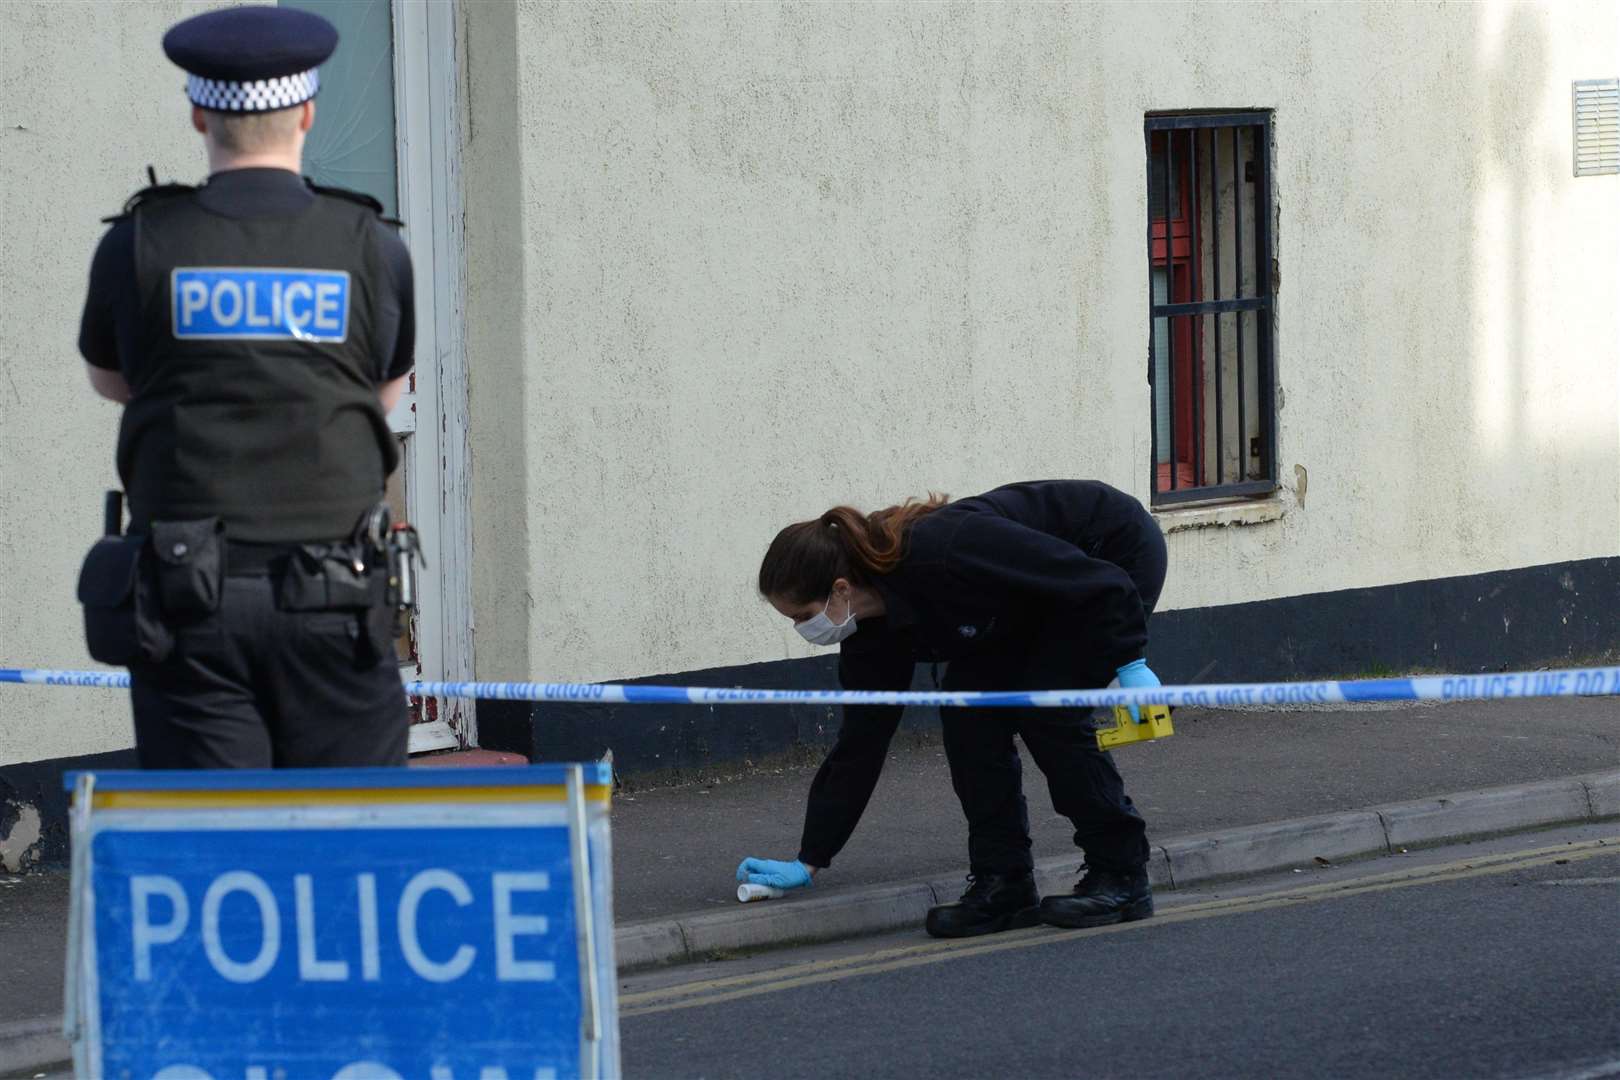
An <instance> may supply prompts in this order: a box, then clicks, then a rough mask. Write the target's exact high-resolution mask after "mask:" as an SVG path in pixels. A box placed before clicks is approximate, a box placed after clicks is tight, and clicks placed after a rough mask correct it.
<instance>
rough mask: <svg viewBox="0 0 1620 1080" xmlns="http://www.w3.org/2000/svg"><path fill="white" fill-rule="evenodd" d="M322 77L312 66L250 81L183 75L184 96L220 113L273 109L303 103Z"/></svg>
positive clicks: (318, 87) (270, 110)
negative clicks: (295, 72)
mask: <svg viewBox="0 0 1620 1080" xmlns="http://www.w3.org/2000/svg"><path fill="white" fill-rule="evenodd" d="M320 86H321V80H320V75H319V73H318V72H317V71H316V70H315V69H314V68H311V69H310V70H308V71H300V72H299V73H298V74H296V75H283V76H281V77H280V78H279V79H256V80H254V81H253V82H224V81H221V80H219V79H205V78H203V77H202V76H201V75H187V76H186V96H187V97H189V98H191V103H192V104H193V105H201V106H202V107H203V108H205V109H216V110H218V111H219V112H241V113H253V112H274V111H275V110H277V109H290V108H292V107H293V106H294V105H302V104H303V103H304V102H306V101H308V100H309V99H310V98H312V97H314V96H315V91H316V90H319V89H320Z"/></svg>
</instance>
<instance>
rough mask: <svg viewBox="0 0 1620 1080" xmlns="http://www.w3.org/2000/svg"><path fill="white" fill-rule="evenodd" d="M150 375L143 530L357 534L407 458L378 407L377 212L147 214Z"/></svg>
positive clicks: (135, 502) (130, 437) (192, 209)
mask: <svg viewBox="0 0 1620 1080" xmlns="http://www.w3.org/2000/svg"><path fill="white" fill-rule="evenodd" d="M133 214H134V219H135V221H134V224H135V272H136V282H137V286H138V288H139V289H140V299H141V349H142V352H143V356H142V362H141V363H140V364H139V365H138V366H137V370H136V372H135V374H134V379H135V383H134V385H132V386H131V390H132V391H133V394H134V396H133V398H132V400H131V401H130V403H129V404H128V405H127V406H126V407H125V409H124V419H123V424H122V427H121V428H120V430H119V437H118V470H119V475H120V476H122V477H123V480H124V487H125V490H126V491H127V492H128V495H129V501H130V513H131V520H132V525H133V526H134V527H135V528H141V527H143V526H144V525H145V523H146V522H149V521H153V520H156V521H183V520H191V519H195V518H203V517H213V516H216V515H217V516H219V517H220V518H222V519H223V520H224V522H225V527H226V535H227V536H229V537H231V538H233V539H237V540H248V541H259V542H278V543H279V542H303V541H313V540H326V539H335V538H337V537H342V536H347V535H348V534H349V533H350V531H351V530H352V529H353V528H354V526H355V522H356V520H357V519H358V518H359V517H360V515H361V513H362V512H363V511H364V510H366V509H367V508H368V507H370V506H372V505H374V504H375V503H376V502H378V501H379V500H380V499H381V498H382V494H383V484H384V482H385V481H386V479H387V476H388V474H389V473H391V472H392V471H393V470H394V467H395V466H396V465H397V464H398V463H399V449H398V445H397V443H396V442H395V437H394V435H393V434H392V433H391V432H390V431H389V429H388V423H387V419H386V418H385V417H384V415H383V412H382V406H381V404H380V403H379V401H378V398H377V388H378V385H379V383H380V381H381V379H382V377H383V372H384V370H385V365H386V363H387V361H386V359H385V358H384V357H382V356H380V355H379V354H378V351H377V347H376V342H375V328H376V327H377V325H378V324H379V322H380V318H379V314H378V313H379V310H380V301H381V297H382V296H383V290H384V289H385V288H387V287H388V283H389V278H388V271H387V268H386V266H385V265H384V263H383V261H382V256H381V253H380V252H379V250H378V245H377V213H376V211H375V210H373V209H371V208H370V207H367V206H364V205H361V204H360V203H357V202H354V201H351V200H348V199H345V198H340V197H336V196H332V195H323V194H316V196H315V199H314V201H313V203H312V204H311V205H310V206H309V207H308V208H307V209H306V210H304V211H302V212H301V213H299V214H296V215H293V216H280V217H270V218H258V219H252V218H248V219H232V218H227V217H223V216H221V215H218V214H215V213H212V212H210V211H208V210H207V209H205V208H203V207H202V206H201V205H199V204H198V202H197V198H196V196H195V195H193V194H189V193H187V194H178V195H170V196H168V197H165V198H162V199H160V200H155V201H151V202H147V203H145V204H143V205H139V206H137V207H136V208H135V209H134V211H133Z"/></svg>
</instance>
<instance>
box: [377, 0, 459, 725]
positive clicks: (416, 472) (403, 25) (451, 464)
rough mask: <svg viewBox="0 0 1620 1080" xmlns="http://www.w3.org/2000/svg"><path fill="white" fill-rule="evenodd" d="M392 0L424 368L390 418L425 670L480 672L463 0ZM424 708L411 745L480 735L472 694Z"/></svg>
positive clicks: (405, 212) (434, 675)
mask: <svg viewBox="0 0 1620 1080" xmlns="http://www.w3.org/2000/svg"><path fill="white" fill-rule="evenodd" d="M391 3H392V6H393V21H394V108H395V116H396V118H397V119H396V122H395V132H396V136H397V139H398V161H399V216H400V218H401V219H402V220H404V222H405V231H404V237H405V240H406V243H407V244H408V245H409V247H410V249H411V261H412V263H413V264H414V266H415V270H416V356H417V361H418V363H417V373H418V375H417V378H416V379H414V380H413V383H412V386H411V390H410V392H409V393H407V394H406V395H405V396H404V397H403V398H402V399H401V401H400V405H399V408H398V409H397V410H395V412H394V413H393V415H391V416H390V417H389V420H390V423H391V424H392V426H393V427H394V430H396V431H401V432H405V431H409V432H411V433H412V434H411V437H410V438H409V439H408V440H406V443H405V451H406V453H407V454H408V455H409V457H410V460H409V467H410V470H411V472H410V476H411V481H412V482H411V485H410V487H411V490H410V491H409V492H408V493H407V498H408V500H409V503H408V506H409V511H410V518H411V522H412V524H414V525H415V526H416V529H417V531H418V533H419V534H420V536H421V540H422V552H423V555H424V556H425V557H426V560H427V565H426V567H425V568H424V569H423V571H422V574H421V584H422V587H421V590H420V591H421V600H422V608H421V612H420V614H419V617H418V623H417V652H418V656H419V657H420V661H421V667H420V677H421V678H424V679H429V680H447V681H452V682H459V681H465V680H470V679H471V678H472V677H473V629H472V587H471V574H470V565H469V563H470V558H471V555H472V520H471V505H470V501H469V493H468V478H469V463H468V450H467V353H466V335H465V333H464V332H463V331H464V328H463V322H462V318H463V313H464V311H465V304H464V302H463V296H462V280H461V258H462V235H461V136H460V130H459V128H460V125H459V118H460V111H459V102H458V98H457V93H456V91H457V85H458V79H457V67H458V64H457V51H456V4H455V3H454V2H453V0H391ZM423 711H424V715H425V716H428V717H433V719H432V720H430V721H428V722H425V723H419V724H413V725H412V726H411V740H410V748H411V751H412V752H413V753H420V752H422V751H425V750H438V749H447V748H452V747H457V746H460V747H467V746H475V745H477V739H478V730H477V724H476V720H475V717H474V713H473V703H472V702H471V701H463V700H435V701H425V702H423Z"/></svg>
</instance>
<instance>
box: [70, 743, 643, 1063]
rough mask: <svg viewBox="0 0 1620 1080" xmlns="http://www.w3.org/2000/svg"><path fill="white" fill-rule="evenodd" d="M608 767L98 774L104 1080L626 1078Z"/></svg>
mask: <svg viewBox="0 0 1620 1080" xmlns="http://www.w3.org/2000/svg"><path fill="white" fill-rule="evenodd" d="M605 772H606V770H605V769H604V768H603V767H600V766H597V765H590V766H537V767H532V768H528V769H512V768H502V769H481V770H309V771H303V770H298V771H294V770H285V771H278V772H237V773H102V774H96V775H93V776H92V775H89V774H79V776H78V777H76V778H75V781H74V782H75V789H74V790H75V795H74V798H75V819H74V820H75V828H74V901H75V910H74V914H73V920H72V921H73V927H72V930H71V934H72V938H71V939H70V955H69V980H70V988H71V989H70V1005H71V1006H72V1011H71V1015H70V1017H69V1027H70V1029H74V1030H70V1034H73V1035H75V1054H76V1064H77V1066H78V1069H79V1071H80V1073H81V1074H82V1075H89V1076H118V1077H130V1078H132V1080H142V1078H161V1080H203V1078H212V1080H225V1078H227V1077H229V1078H231V1080H236V1078H238V1077H240V1078H243V1080H271V1078H273V1077H275V1076H278V1075H279V1076H286V1077H295V1076H296V1077H306V1076H307V1077H322V1078H325V1077H332V1078H341V1080H361V1078H362V1077H369V1078H374V1080H388V1078H392V1077H428V1078H431V1080H459V1078H462V1077H466V1078H469V1080H519V1078H521V1080H551V1078H556V1080H562V1078H566V1077H578V1076H614V1075H617V1073H618V1045H617V1024H616V1022H615V1021H616V1002H615V999H614V987H615V979H614V977H613V960H612V936H613V935H612V916H611V910H610V904H609V900H608V890H609V887H610V885H609V876H608V868H609V863H608V857H607V843H608V836H607V813H606V810H607V793H608V786H607V785H608V783H609V781H610V779H611V777H610V776H608V775H605Z"/></svg>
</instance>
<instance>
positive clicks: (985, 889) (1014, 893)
mask: <svg viewBox="0 0 1620 1080" xmlns="http://www.w3.org/2000/svg"><path fill="white" fill-rule="evenodd" d="M1040 903H1041V894H1040V893H1038V892H1036V891H1035V878H1034V876H1033V875H1031V874H1030V873H1029V871H1027V870H1026V871H1024V872H1023V873H1022V874H1017V875H1008V876H1002V875H1001V874H985V875H983V876H979V875H975V874H969V875H968V887H967V892H965V893H963V894H962V899H960V900H958V901H957V902H956V903H954V904H941V905H939V906H938V907H933V908H929V909H928V920H927V922H925V923H924V926H926V927H927V929H928V932H929V934H931V935H933V936H934V937H942V938H958V937H977V936H978V935H980V934H994V933H997V932H999V931H1001V930H1016V929H1019V928H1020V927H1025V926H1035V925H1036V924H1038V923H1039V922H1040V921H1041V909H1040Z"/></svg>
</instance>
